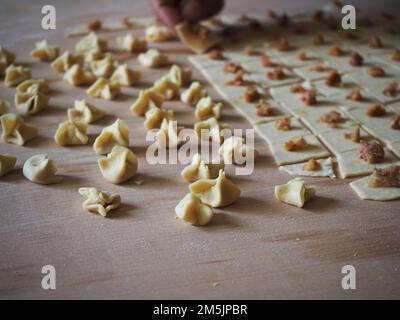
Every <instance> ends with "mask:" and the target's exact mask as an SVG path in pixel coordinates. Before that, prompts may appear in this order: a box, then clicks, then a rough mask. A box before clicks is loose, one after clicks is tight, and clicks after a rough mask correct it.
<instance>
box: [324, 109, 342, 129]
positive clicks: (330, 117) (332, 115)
mask: <svg viewBox="0 0 400 320" xmlns="http://www.w3.org/2000/svg"><path fill="white" fill-rule="evenodd" d="M319 121H320V122H323V123H326V124H327V125H328V126H329V127H330V128H333V129H334V128H337V126H338V124H339V123H340V122H342V121H343V118H342V115H341V114H340V113H339V112H337V111H330V112H328V113H326V114H324V115H322V116H320V117H319Z"/></svg>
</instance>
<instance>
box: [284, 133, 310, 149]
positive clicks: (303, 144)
mask: <svg viewBox="0 0 400 320" xmlns="http://www.w3.org/2000/svg"><path fill="white" fill-rule="evenodd" d="M307 146H308V143H307V141H306V140H305V139H304V138H303V136H300V137H298V138H294V139H291V140H289V141H286V142H285V150H286V151H289V152H293V151H300V150H304V149H305V148H307Z"/></svg>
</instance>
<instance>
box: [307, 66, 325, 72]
mask: <svg viewBox="0 0 400 320" xmlns="http://www.w3.org/2000/svg"><path fill="white" fill-rule="evenodd" d="M310 70H311V71H314V72H324V71H326V68H325V67H324V66H314V67H311V68H310Z"/></svg>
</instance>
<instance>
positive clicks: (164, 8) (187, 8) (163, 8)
mask: <svg viewBox="0 0 400 320" xmlns="http://www.w3.org/2000/svg"><path fill="white" fill-rule="evenodd" d="M150 2H151V5H152V7H153V10H154V12H155V14H156V15H157V16H158V17H159V18H160V19H161V21H162V22H164V23H165V24H166V25H167V26H169V27H173V26H175V25H176V24H178V23H179V22H182V21H188V22H192V23H195V22H198V21H201V20H204V19H207V18H209V17H211V16H213V15H215V14H217V13H218V12H220V11H221V9H222V8H223V6H224V0H150Z"/></svg>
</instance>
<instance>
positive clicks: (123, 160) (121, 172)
mask: <svg viewBox="0 0 400 320" xmlns="http://www.w3.org/2000/svg"><path fill="white" fill-rule="evenodd" d="M98 163H99V168H100V171H101V174H102V175H103V177H104V178H105V179H106V180H108V181H110V182H111V183H115V184H118V183H122V182H124V181H126V180H128V179H130V178H132V177H133V176H134V175H135V174H136V172H137V167H138V160H137V158H136V156H135V154H134V153H133V152H132V151H131V150H130V149H128V148H125V147H122V146H115V147H114V148H113V149H112V150H111V153H109V154H108V155H107V157H106V158H102V159H100V160H99V161H98Z"/></svg>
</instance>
